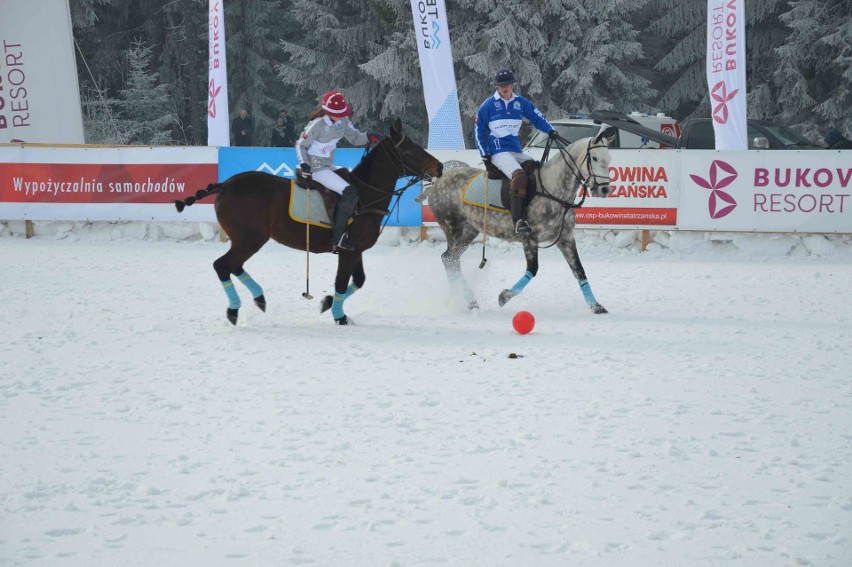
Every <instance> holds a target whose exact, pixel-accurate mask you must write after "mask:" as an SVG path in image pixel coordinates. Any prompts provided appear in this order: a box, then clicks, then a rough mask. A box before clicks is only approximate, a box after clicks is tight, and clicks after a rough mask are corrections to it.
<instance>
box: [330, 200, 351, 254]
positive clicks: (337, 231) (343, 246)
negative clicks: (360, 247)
mask: <svg viewBox="0 0 852 567" xmlns="http://www.w3.org/2000/svg"><path fill="white" fill-rule="evenodd" d="M356 203H358V193H357V192H356V191H355V189H354V188H353V187H351V186H348V187H346V189H344V190H343V193H341V194H340V200H339V201H338V202H337V209H336V210H335V211H334V225H333V226H332V229H331V243H332V247H331V251H332V252H334V253H337V251H338V249H339V250H355V247H354V246H353V245H352V244H351V243H350V242H349V237H348V234H347V233H346V224H347V223H348V222H349V217H351V216H352V213H353V211H354V210H355V205H356Z"/></svg>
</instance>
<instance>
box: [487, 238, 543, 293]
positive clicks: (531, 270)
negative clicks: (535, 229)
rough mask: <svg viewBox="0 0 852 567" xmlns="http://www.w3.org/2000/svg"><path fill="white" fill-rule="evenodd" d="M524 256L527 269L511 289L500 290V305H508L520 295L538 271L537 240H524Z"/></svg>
mask: <svg viewBox="0 0 852 567" xmlns="http://www.w3.org/2000/svg"><path fill="white" fill-rule="evenodd" d="M524 256H525V257H526V259H527V271H526V272H525V273H524V275H523V276H521V279H519V280H518V281H517V283H515V285H513V286H512V287H511V288H510V289H504V290H503V291H501V292H500V295H499V297H498V298H497V303H499V304H500V307H503V306H504V305H506V303H507V302H508V301H509V300H510V299H512V298H513V297H515V296H516V295H520V293H521V292H522V291H524V288H525V287H527V284H528V283H530V281H532V279H533V278H534V277H535V275H536V274H537V273H538V242H537V241H535V240H530V239H526V240H524Z"/></svg>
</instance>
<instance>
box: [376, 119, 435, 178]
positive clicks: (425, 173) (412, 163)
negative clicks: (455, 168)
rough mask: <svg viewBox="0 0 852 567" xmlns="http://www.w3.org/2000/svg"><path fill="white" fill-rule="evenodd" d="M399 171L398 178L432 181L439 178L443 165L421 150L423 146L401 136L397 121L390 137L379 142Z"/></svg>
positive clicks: (399, 124) (400, 124)
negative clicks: (408, 177)
mask: <svg viewBox="0 0 852 567" xmlns="http://www.w3.org/2000/svg"><path fill="white" fill-rule="evenodd" d="M381 143H382V144H383V145H384V146H385V150H386V151H387V152H388V155H389V156H390V157H391V160H392V161H394V162H395V163H396V165H397V167H398V169H399V171H400V173H399V177H406V176H414V177H418V178H420V179H426V180H427V181H428V180H432V178H434V177H441V174H442V173H443V172H444V164H442V163H441V162H440V161H438V159H437V158H436V157H435V156H433V155H432V154H430V153H429V152H427V151H426V150H425V149H423V146H421V145H420V144H418V143H417V142H415V141H414V140H412V139H411V138H409V137H408V136H406V135H405V134H403V132H402V123H401V122H400V120H399V119H397V120H396V122H394V124H393V126H391V129H390V135H389V136H387V137H386V138H385V139H384V140H382V142H381Z"/></svg>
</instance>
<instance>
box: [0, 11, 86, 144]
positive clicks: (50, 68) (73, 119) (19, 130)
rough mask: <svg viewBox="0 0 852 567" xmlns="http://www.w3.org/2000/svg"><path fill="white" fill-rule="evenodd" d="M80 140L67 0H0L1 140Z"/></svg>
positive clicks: (77, 95)
mask: <svg viewBox="0 0 852 567" xmlns="http://www.w3.org/2000/svg"><path fill="white" fill-rule="evenodd" d="M84 141H85V140H84V136H83V114H82V110H81V108H80V89H79V86H78V84H77V63H76V60H75V58H74V43H73V39H72V35H71V13H70V11H69V8H68V0H38V1H37V2H34V1H33V0H0V143H8V142H41V143H48V144H82V143H84Z"/></svg>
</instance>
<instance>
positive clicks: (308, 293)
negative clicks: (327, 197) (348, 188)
mask: <svg viewBox="0 0 852 567" xmlns="http://www.w3.org/2000/svg"><path fill="white" fill-rule="evenodd" d="M305 190H306V191H307V194H308V205H307V213H308V215H307V216H308V220H307V222H305V293H303V294H302V297H304V298H305V299H313V298H314V296H313V295H311V187H310V182H309V183H308V184H307V187H306V189H305Z"/></svg>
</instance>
